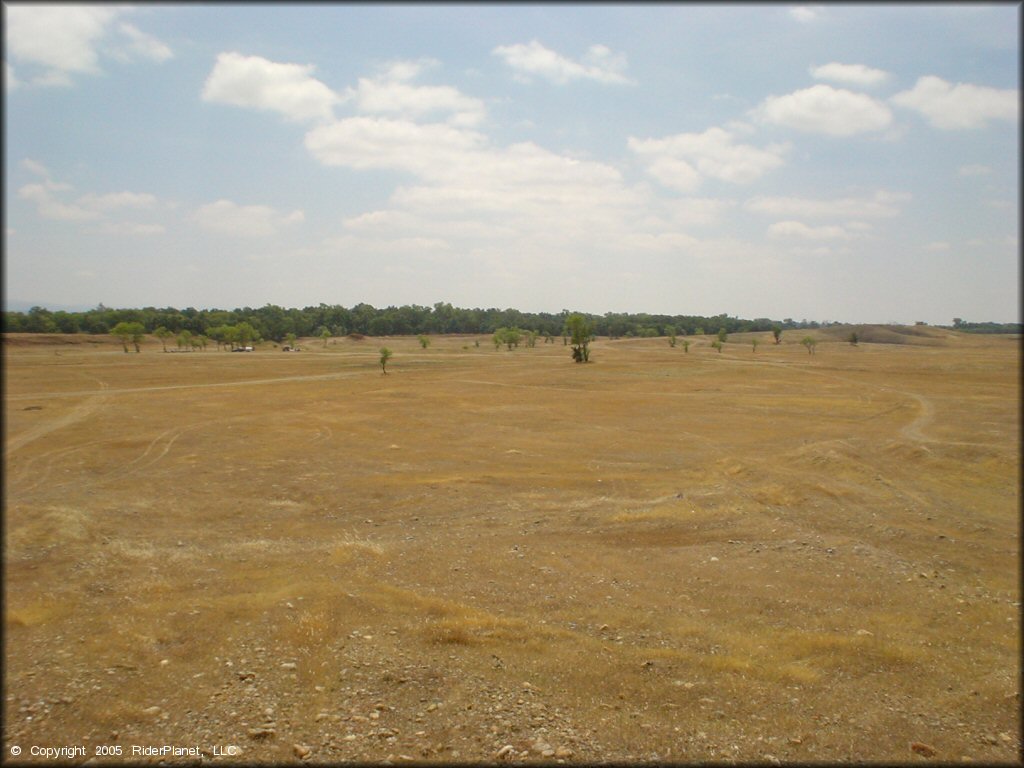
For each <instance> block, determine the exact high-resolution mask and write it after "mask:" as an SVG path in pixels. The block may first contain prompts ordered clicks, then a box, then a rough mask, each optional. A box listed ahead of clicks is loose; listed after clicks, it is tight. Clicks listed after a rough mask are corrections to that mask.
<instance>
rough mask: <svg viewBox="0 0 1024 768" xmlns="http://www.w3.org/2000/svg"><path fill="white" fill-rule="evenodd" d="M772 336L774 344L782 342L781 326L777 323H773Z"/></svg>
mask: <svg viewBox="0 0 1024 768" xmlns="http://www.w3.org/2000/svg"><path fill="white" fill-rule="evenodd" d="M772 336H774V337H775V343H776V344H781V343H782V328H781V327H780V326H778V325H773V326H772Z"/></svg>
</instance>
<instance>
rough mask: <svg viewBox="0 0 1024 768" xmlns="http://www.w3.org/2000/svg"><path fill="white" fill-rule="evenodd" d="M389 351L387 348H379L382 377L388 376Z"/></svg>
mask: <svg viewBox="0 0 1024 768" xmlns="http://www.w3.org/2000/svg"><path fill="white" fill-rule="evenodd" d="M391 354H392V353H391V350H390V349H388V348H387V347H381V348H380V369H381V370H382V371H383V372H384V375H385V376H387V375H388V360H390V359H391Z"/></svg>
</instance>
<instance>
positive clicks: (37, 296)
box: [4, 3, 1020, 324]
mask: <svg viewBox="0 0 1024 768" xmlns="http://www.w3.org/2000/svg"><path fill="white" fill-rule="evenodd" d="M4 17H5V18H4V22H5V23H4V28H5V40H4V67H5V88H4V106H5V129H6V131H5V134H6V136H5V148H4V149H5V163H4V212H5V222H4V223H5V259H4V261H5V278H6V283H5V285H6V287H5V300H6V301H7V302H8V303H9V305H10V306H15V305H16V304H18V303H20V302H32V303H41V304H43V305H44V306H49V307H51V308H56V307H57V306H70V307H80V308H88V307H91V306H95V305H96V304H98V303H100V302H102V303H104V304H105V305H107V306H113V307H141V306H156V307H163V306H175V307H181V308H183V307H188V306H193V307H197V308H198V307H220V308H234V307H241V306H253V307H256V306H262V305H264V304H266V303H274V304H279V305H282V306H286V307H291V306H295V307H302V306H308V305H316V304H319V303H321V302H323V303H327V304H342V305H345V306H352V305H354V304H357V303H359V302H367V303H370V304H373V305H375V306H379V307H380V306H388V305H401V304H422V305H431V304H433V303H434V302H437V301H447V302H451V303H452V304H454V305H456V306H462V307H502V308H504V307H515V308H518V309H521V310H524V311H551V312H558V311H560V310H561V309H563V308H565V309H578V310H583V311H588V312H595V313H603V312H608V311H616V312H620V311H624V312H652V313H668V314H702V315H715V314H719V313H722V312H724V313H727V314H729V315H738V316H740V317H748V318H753V317H771V318H773V319H782V318H787V317H792V318H796V319H802V318H807V319H816V320H837V321H844V322H901V323H912V322H915V321H919V320H922V321H925V322H929V323H944V324H948V323H950V322H951V321H952V319H953V317H962V318H964V319H965V320H977V321H982V320H993V321H997V322H1013V321H1017V320H1019V314H1020V312H1019V249H1020V245H1019V234H1020V233H1019V210H1020V186H1019V176H1018V174H1019V166H1020V140H1019V131H1020V91H1019V89H1020V83H1019V60H1020V40H1019V31H1020V8H1019V7H1018V6H1016V5H1009V4H1007V5H978V4H972V5H964V6H955V5H934V6H928V5H909V6H888V5H874V4H871V5H862V6H839V5H823V6H795V5H765V4H753V5H723V4H719V5H708V6H699V5H689V4H679V5H671V4H656V5H606V4H602V5H594V6H587V5H578V4H571V5H544V4H541V5H493V4H481V5H472V4H459V5H449V6H445V5H431V4H399V5H346V4H338V5H332V4H315V5H267V4H253V5H236V4H230V5H219V6H218V5H174V4H169V5H142V6H135V7H133V6H121V5H97V6H89V5H75V6H57V5H50V4H23V3H7V4H5V5H4Z"/></svg>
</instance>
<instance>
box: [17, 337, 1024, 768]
mask: <svg viewBox="0 0 1024 768" xmlns="http://www.w3.org/2000/svg"><path fill="white" fill-rule="evenodd" d="M944 336H949V338H948V339H947V338H944V337H939V336H936V335H928V336H926V337H924V336H922V338H926V339H927V341H928V342H932V343H928V344H920V343H917V344H915V343H905V344H889V343H885V344H867V343H863V337H862V343H861V344H860V345H859V346H857V347H852V346H850V345H848V344H845V343H842V340H839V339H837V340H833V341H830V340H829V337H828V336H827V334H820V343H819V344H818V349H817V353H816V354H815V355H813V356H811V355H808V354H807V352H806V350H805V349H804V348H803V347H802V346H800V345H799V344H798V343H797V341H796V340H795V339H794V340H787V341H786V343H783V344H782V345H778V346H776V345H774V344H769V343H765V344H762V345H761V346H759V347H758V348H757V351H756V353H755V352H754V351H753V350H752V349H751V346H750V344H749V343H747V341H746V340H745V339H743V338H741V337H737V338H735V339H733V338H730V342H729V343H728V344H726V347H725V350H724V352H723V353H722V354H718V353H717V352H715V351H714V350H712V349H711V348H710V347H709V346H707V344H706V341H707V340H706V339H705V340H699V339H698V340H694V344H693V345H692V346H691V347H690V351H689V352H688V353H684V352H683V350H682V349H681V348H679V347H677V348H675V349H672V348H670V347H669V346H668V344H667V342H666V341H665V340H663V339H662V340H657V339H645V340H618V341H614V342H609V341H606V340H600V341H598V342H596V343H595V344H594V346H593V358H592V359H593V360H594V362H593V363H592V364H589V365H575V364H573V363H572V362H571V359H570V357H569V354H568V350H567V348H564V347H563V346H562V345H560V344H555V345H550V344H549V345H544V344H538V346H537V347H536V348H535V349H525V348H521V349H519V350H516V351H514V352H508V351H506V350H504V349H502V350H500V351H496V350H494V348H493V345H491V344H490V342H489V340H487V339H482V341H481V344H480V346H479V347H476V346H474V343H473V342H474V338H473V337H468V338H458V337H439V338H435V339H433V340H432V341H433V343H432V344H431V346H430V347H429V348H428V349H426V350H423V349H421V348H420V346H419V344H418V342H417V340H416V339H415V338H410V339H405V338H389V339H386V340H382V339H365V340H362V341H357V340H352V339H336V340H334V342H335V343H332V344H329V345H326V346H324V345H323V344H322V342H321V341H319V340H306V341H305V342H302V343H301V346H302V348H303V354H301V355H290V354H289V355H285V354H281V353H280V352H279V351H278V350H274V349H273V348H271V347H269V346H266V347H264V348H262V349H259V350H257V351H256V352H255V353H253V354H249V355H232V354H228V353H218V352H215V351H213V350H208V351H206V352H197V353H191V354H187V355H186V354H182V355H170V354H162V353H161V352H160V346H159V344H156V345H153V344H149V345H147V346H146V347H145V348H144V352H143V353H142V354H135V353H131V354H127V355H126V354H124V353H123V352H122V351H121V349H120V346H119V345H117V346H111V345H109V344H86V343H82V344H77V345H75V348H74V349H73V350H68V349H66V347H65V346H63V345H59V346H56V347H55V346H54V345H53V344H51V345H47V344H45V343H41V342H38V341H36V340H33V342H32V343H27V342H26V343H21V342H18V343H11V341H10V340H5V344H4V354H5V385H6V386H5V422H6V426H7V430H6V436H5V440H6V446H7V449H6V451H5V478H6V482H5V533H6V536H5V552H4V568H5V574H4V575H5V589H6V602H5V610H6V613H5V616H4V622H5V625H4V627H5V653H6V658H5V672H6V675H5V680H6V686H5V701H4V715H5V716H4V742H5V745H4V749H5V755H6V754H9V749H10V746H11V745H15V744H17V745H21V746H22V747H23V748H25V747H26V745H31V744H38V745H50V744H82V745H85V746H86V756H87V757H91V756H93V755H94V754H95V749H96V747H97V746H100V745H111V744H114V745H122V746H123V747H124V748H125V749H126V750H130V747H131V746H132V745H150V744H157V745H160V744H179V745H182V746H191V745H198V746H199V747H200V748H201V749H202V750H204V751H205V754H206V756H207V758H208V759H209V760H210V761H213V762H242V761H244V762H247V763H249V762H285V761H300V760H301V761H307V762H318V761H328V762H338V761H341V760H365V761H383V760H385V759H390V760H391V761H392V762H396V761H397V762H401V761H405V760H407V759H412V760H425V761H438V762H452V761H456V762H458V761H473V762H480V761H492V760H493V761H499V760H500V761H503V762H504V761H510V762H517V761H549V762H550V761H558V760H562V761H565V762H568V763H571V762H577V761H583V762H594V761H601V760H609V761H629V762H640V761H647V760H657V761H705V760H724V761H768V762H772V761H775V760H778V761H823V760H828V761H833V760H844V761H845V760H855V761H861V760H864V761H868V760H876V761H884V762H897V761H898V762H903V761H909V760H919V759H929V758H934V759H937V760H948V761H959V760H961V759H962V758H965V757H966V758H971V759H974V760H978V761H985V762H990V761H1004V762H1005V761H1013V760H1016V759H1017V758H1018V757H1019V750H1020V734H1019V731H1018V723H1019V714H1020V690H1019V680H1020V676H1019V665H1018V659H1019V655H1020V602H1019V601H1020V595H1019V538H1018V535H1019V519H1020V518H1019V511H1020V510H1019V498H1020V495H1019V494H1020V488H1019V482H1018V477H1019V476H1018V467H1019V459H1020V455H1019V454H1020V451H1019V445H1020V412H1019V384H1020V381H1019V378H1020V377H1019V370H1020V369H1019V362H1020V361H1019V347H1018V345H1017V344H1015V343H1008V342H1007V341H1006V340H1005V339H1000V338H992V337H969V336H966V335H962V334H952V333H946V332H944ZM15 341H18V340H15ZM384 344H386V345H387V346H388V347H389V348H391V349H392V350H394V353H395V355H394V357H393V358H392V361H391V363H390V364H389V371H388V373H389V375H388V376H382V375H381V373H380V369H379V364H378V361H377V357H378V355H377V351H376V350H377V349H378V347H380V346H382V345H384ZM55 349H56V350H60V351H61V352H62V353H61V354H60V355H55V354H54V351H55ZM30 406H31V407H33V408H34V409H32V410H29V409H28V407H30ZM915 745H916V747H915ZM227 746H231V747H234V748H236V750H235V752H234V755H230V754H228V753H227V752H226V751H225V750H226V747H227ZM23 757H24V758H26V759H27V760H28V761H29V762H42V761H43V760H42V758H34V757H32V756H31V755H28V754H25V755H23ZM154 759H161V758H154ZM162 759H163V760H165V761H166V762H168V763H179V762H185V761H187V760H188V758H184V757H174V756H164V757H163V758H162ZM71 762H74V761H71ZM79 762H84V760H81V761H79Z"/></svg>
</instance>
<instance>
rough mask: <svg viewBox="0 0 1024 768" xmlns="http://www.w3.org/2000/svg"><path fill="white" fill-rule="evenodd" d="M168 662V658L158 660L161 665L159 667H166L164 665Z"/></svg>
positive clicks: (169, 661)
mask: <svg viewBox="0 0 1024 768" xmlns="http://www.w3.org/2000/svg"><path fill="white" fill-rule="evenodd" d="M170 663H171V660H170V659H161V660H160V666H161V667H166V666H167V665H168V664H170Z"/></svg>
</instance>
